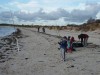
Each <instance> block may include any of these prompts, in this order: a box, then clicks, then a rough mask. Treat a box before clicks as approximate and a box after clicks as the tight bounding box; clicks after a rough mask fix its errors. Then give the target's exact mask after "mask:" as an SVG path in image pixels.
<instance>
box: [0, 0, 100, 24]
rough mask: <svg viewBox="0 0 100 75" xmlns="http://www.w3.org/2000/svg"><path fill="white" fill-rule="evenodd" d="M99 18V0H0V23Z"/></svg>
mask: <svg viewBox="0 0 100 75" xmlns="http://www.w3.org/2000/svg"><path fill="white" fill-rule="evenodd" d="M91 17H92V18H94V19H100V0H0V23H13V22H14V24H31V25H34V24H35V25H38V24H39V25H40V24H41V25H67V24H82V23H84V22H86V21H87V20H88V19H89V18H91Z"/></svg>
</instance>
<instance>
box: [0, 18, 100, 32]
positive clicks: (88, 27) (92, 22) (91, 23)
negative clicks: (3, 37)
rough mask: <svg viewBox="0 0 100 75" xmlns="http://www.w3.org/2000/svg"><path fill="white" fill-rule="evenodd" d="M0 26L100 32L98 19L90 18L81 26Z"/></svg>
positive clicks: (3, 24)
mask: <svg viewBox="0 0 100 75" xmlns="http://www.w3.org/2000/svg"><path fill="white" fill-rule="evenodd" d="M0 26H14V27H34V28H37V27H45V28H49V29H56V30H75V31H94V30H100V19H92V18H90V19H89V20H88V21H87V22H86V23H83V24H81V25H76V24H67V25H66V26H59V25H51V26H48V25H45V26H42V25H24V24H22V25H18V24H6V23H2V24H0Z"/></svg>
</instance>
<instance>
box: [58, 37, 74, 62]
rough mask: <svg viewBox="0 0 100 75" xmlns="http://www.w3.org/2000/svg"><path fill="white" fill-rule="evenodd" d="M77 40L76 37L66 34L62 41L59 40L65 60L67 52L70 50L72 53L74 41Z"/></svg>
mask: <svg viewBox="0 0 100 75" xmlns="http://www.w3.org/2000/svg"><path fill="white" fill-rule="evenodd" d="M74 41H75V39H74V37H73V36H72V37H70V36H68V37H66V36H64V37H63V38H62V39H61V40H60V42H58V44H59V45H60V50H61V55H62V58H63V60H64V61H65V52H70V53H72V51H73V46H72V44H73V42H74Z"/></svg>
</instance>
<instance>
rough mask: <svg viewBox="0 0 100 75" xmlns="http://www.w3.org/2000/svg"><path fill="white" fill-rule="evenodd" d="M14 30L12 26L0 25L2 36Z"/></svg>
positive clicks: (0, 34)
mask: <svg viewBox="0 0 100 75" xmlns="http://www.w3.org/2000/svg"><path fill="white" fill-rule="evenodd" d="M15 31H16V28H14V27H3V26H0V37H4V36H7V35H10V34H12V33H13V32H15Z"/></svg>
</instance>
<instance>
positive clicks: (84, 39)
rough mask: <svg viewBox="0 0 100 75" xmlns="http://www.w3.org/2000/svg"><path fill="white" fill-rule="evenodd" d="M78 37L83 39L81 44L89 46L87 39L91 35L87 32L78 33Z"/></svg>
mask: <svg viewBox="0 0 100 75" xmlns="http://www.w3.org/2000/svg"><path fill="white" fill-rule="evenodd" d="M78 38H79V39H81V44H82V45H83V46H87V41H88V38H89V36H88V35H87V34H80V35H78Z"/></svg>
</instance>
